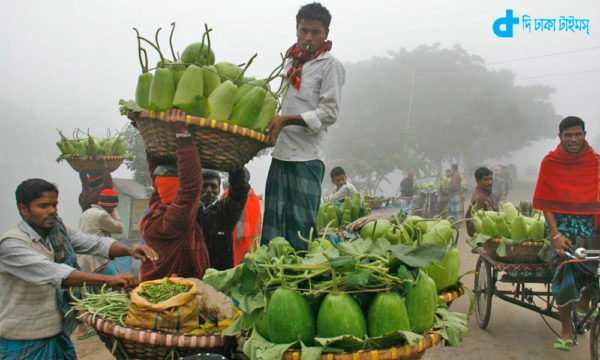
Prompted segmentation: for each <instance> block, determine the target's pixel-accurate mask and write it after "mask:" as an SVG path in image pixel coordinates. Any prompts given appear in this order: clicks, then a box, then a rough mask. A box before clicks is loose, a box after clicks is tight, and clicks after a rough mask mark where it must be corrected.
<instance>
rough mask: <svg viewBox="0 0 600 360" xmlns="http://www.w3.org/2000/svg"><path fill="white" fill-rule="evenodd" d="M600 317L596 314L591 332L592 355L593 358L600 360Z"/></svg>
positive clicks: (593, 359)
mask: <svg viewBox="0 0 600 360" xmlns="http://www.w3.org/2000/svg"><path fill="white" fill-rule="evenodd" d="M599 342H600V317H599V316H596V317H595V318H594V321H593V322H592V331H591V332H590V355H591V357H590V358H591V359H592V360H600V353H599V351H600V343H599Z"/></svg>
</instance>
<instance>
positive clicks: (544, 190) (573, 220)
mask: <svg viewBox="0 0 600 360" xmlns="http://www.w3.org/2000/svg"><path fill="white" fill-rule="evenodd" d="M585 135H586V132H585V123H584V122H583V120H581V119H580V118H578V117H575V116H569V117H566V118H564V119H563V120H562V121H561V123H560V125H559V133H558V137H559V139H560V144H559V145H558V146H557V147H556V149H555V150H554V151H551V152H550V153H548V155H546V156H545V157H544V159H543V160H542V164H541V167H540V173H539V177H538V182H537V185H536V188H535V193H534V195H533V208H534V209H538V210H542V211H543V212H544V217H545V219H546V225H547V230H548V232H549V237H550V239H551V243H552V248H553V250H554V253H553V256H552V263H553V265H555V266H557V270H556V272H555V274H554V277H553V279H552V293H553V295H554V298H555V300H556V305H557V306H558V309H559V313H560V320H561V323H562V333H561V337H560V338H558V339H556V342H555V344H554V347H555V348H557V349H561V350H567V351H568V350H570V349H571V348H572V346H573V344H574V342H573V335H574V334H573V328H572V326H571V309H572V306H571V304H572V303H575V306H576V309H578V310H584V311H585V310H588V308H589V306H590V299H591V298H592V296H593V295H594V293H595V292H597V284H595V282H594V281H592V280H593V275H594V273H595V265H594V269H593V270H592V269H590V268H589V267H587V266H586V264H585V263H567V264H565V265H564V266H562V267H558V265H559V264H560V263H561V262H563V261H565V260H567V259H568V258H567V257H566V256H565V251H573V250H574V249H575V248H578V247H587V248H590V247H591V246H592V244H591V240H592V239H595V238H597V229H598V220H599V215H600V192H599V186H600V156H598V154H596V153H595V152H594V150H593V149H592V148H591V147H590V145H589V144H588V143H587V141H586V140H585Z"/></svg>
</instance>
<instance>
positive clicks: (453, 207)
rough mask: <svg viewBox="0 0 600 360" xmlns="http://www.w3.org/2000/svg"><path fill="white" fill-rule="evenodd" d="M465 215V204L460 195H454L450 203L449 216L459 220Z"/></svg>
mask: <svg viewBox="0 0 600 360" xmlns="http://www.w3.org/2000/svg"><path fill="white" fill-rule="evenodd" d="M462 213H463V202H462V198H461V197H460V194H456V195H452V196H451V197H450V200H449V201H448V216H452V217H453V218H454V220H459V219H460V218H461V217H462Z"/></svg>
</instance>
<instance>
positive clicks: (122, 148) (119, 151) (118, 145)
mask: <svg viewBox="0 0 600 360" xmlns="http://www.w3.org/2000/svg"><path fill="white" fill-rule="evenodd" d="M126 152H127V144H126V143H125V137H123V136H119V137H118V138H116V139H115V140H114V142H113V144H112V147H111V150H110V154H111V155H125V153H126Z"/></svg>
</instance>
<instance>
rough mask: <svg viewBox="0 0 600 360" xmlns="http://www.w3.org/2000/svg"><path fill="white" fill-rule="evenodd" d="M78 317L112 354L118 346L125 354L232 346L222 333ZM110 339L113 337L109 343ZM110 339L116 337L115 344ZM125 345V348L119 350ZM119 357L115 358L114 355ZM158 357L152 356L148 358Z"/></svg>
mask: <svg viewBox="0 0 600 360" xmlns="http://www.w3.org/2000/svg"><path fill="white" fill-rule="evenodd" d="M80 320H81V321H82V322H84V323H86V324H88V325H90V326H92V327H93V328H94V329H95V330H96V331H97V332H98V335H99V336H100V339H101V340H102V342H104V344H105V345H106V347H107V348H108V349H109V350H111V347H112V352H113V355H116V354H115V348H116V347H117V345H119V346H120V347H121V348H122V349H121V351H125V352H127V355H128V356H132V353H134V354H135V355H136V356H142V358H146V356H150V354H155V353H156V354H157V356H158V353H159V351H158V349H159V348H160V349H162V350H163V352H164V351H169V352H170V351H176V352H178V353H179V355H180V356H181V355H183V356H188V355H193V354H196V353H198V352H202V351H204V350H209V351H211V352H223V351H227V349H230V348H231V347H232V346H235V339H234V338H228V337H225V336H222V335H221V334H210V335H197V334H185V333H184V334H171V333H166V332H161V331H152V330H150V329H142V328H134V327H128V326H123V325H120V324H115V323H113V322H111V321H107V320H104V319H103V318H101V317H99V316H98V317H96V319H95V320H93V316H92V315H91V314H86V315H84V316H82V317H81V318H80ZM110 340H113V341H112V342H110ZM114 340H119V341H120V343H119V344H117V343H116V342H115V341H114ZM123 348H125V349H123ZM117 358H119V357H117ZM155 358H156V359H159V358H160V357H152V359H155Z"/></svg>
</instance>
